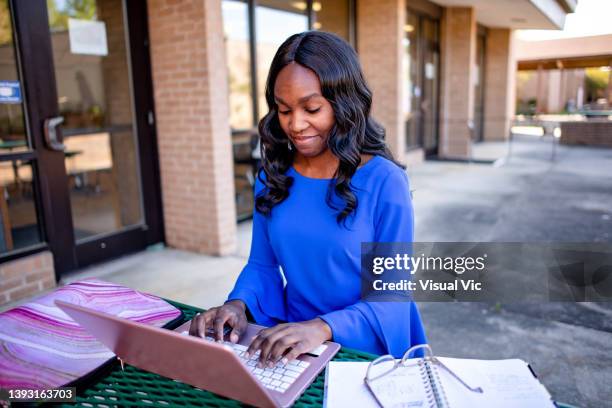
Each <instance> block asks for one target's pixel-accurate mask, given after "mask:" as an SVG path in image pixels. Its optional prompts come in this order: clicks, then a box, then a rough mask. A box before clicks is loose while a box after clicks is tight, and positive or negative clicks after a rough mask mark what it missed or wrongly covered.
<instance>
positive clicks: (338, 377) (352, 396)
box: [325, 357, 555, 408]
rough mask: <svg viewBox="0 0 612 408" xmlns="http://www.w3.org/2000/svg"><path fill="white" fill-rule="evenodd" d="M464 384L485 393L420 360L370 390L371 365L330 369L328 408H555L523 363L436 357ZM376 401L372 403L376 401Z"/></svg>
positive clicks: (335, 364)
mask: <svg viewBox="0 0 612 408" xmlns="http://www.w3.org/2000/svg"><path fill="white" fill-rule="evenodd" d="M436 358H437V359H438V360H439V361H440V362H442V363H443V364H444V365H445V366H446V367H448V368H449V369H450V370H451V371H452V372H453V373H455V374H456V375H457V376H460V377H461V380H462V381H464V382H465V383H467V384H469V385H470V386H472V387H478V388H480V389H481V390H482V392H472V391H470V390H469V389H468V388H466V387H465V385H464V384H462V383H461V382H459V381H458V380H457V379H456V378H455V377H453V375H452V374H450V373H449V372H448V371H447V370H445V369H442V368H441V367H440V366H439V365H438V364H435V363H433V362H431V361H427V360H425V359H419V360H420V361H419V362H418V364H415V365H412V366H409V367H402V368H398V369H397V370H395V371H394V372H393V373H391V374H389V376H387V378H386V379H385V381H380V382H378V381H377V382H376V383H375V384H373V389H372V392H371V391H370V390H368V386H366V384H365V382H364V377H365V373H366V370H367V368H368V365H369V363H367V362H337V361H332V362H330V363H329V365H328V367H327V371H326V378H325V406H326V407H327V408H344V407H347V408H348V407H360V408H361V407H363V408H368V407H371V408H376V407H384V408H391V407H420V408H464V407H465V408H480V407H483V408H484V407H487V408H490V407H495V408H517V407H521V408H531V407H533V408H535V407H538V408H541V407H551V408H553V407H555V405H554V402H553V401H552V399H551V396H550V394H549V393H548V391H547V390H546V388H544V386H543V385H542V384H541V383H540V381H539V380H538V379H537V378H536V377H535V376H534V374H533V372H532V371H531V368H530V367H529V365H528V364H527V363H526V362H524V361H523V360H518V359H511V360H471V359H458V358H445V357H436ZM373 394H375V395H376V397H374V395H373Z"/></svg>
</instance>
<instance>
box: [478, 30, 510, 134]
mask: <svg viewBox="0 0 612 408" xmlns="http://www.w3.org/2000/svg"><path fill="white" fill-rule="evenodd" d="M485 55H486V59H487V60H486V63H485V66H486V73H485V111H484V114H485V117H484V139H485V140H506V139H508V138H509V137H510V121H511V120H512V117H513V116H514V109H515V106H514V105H515V100H516V60H515V58H514V53H513V35H512V30H511V29H509V28H489V30H488V35H487V50H486V54H485Z"/></svg>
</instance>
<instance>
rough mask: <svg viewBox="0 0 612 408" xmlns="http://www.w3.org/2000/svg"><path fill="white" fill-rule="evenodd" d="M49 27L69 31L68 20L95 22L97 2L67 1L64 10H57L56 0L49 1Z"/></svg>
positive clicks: (84, 0)
mask: <svg viewBox="0 0 612 408" xmlns="http://www.w3.org/2000/svg"><path fill="white" fill-rule="evenodd" d="M47 10H48V12H49V26H50V27H51V28H52V29H56V30H62V29H63V30H67V29H68V19H69V18H78V19H81V20H95V19H96V17H97V13H96V0H66V2H65V3H64V7H63V8H62V9H58V8H57V4H56V1H55V0H47Z"/></svg>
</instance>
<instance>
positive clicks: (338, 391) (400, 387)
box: [325, 361, 431, 408]
mask: <svg viewBox="0 0 612 408" xmlns="http://www.w3.org/2000/svg"><path fill="white" fill-rule="evenodd" d="M368 365H369V363H367V362H366V363H361V362H337V361H332V362H330V363H329V365H328V368H327V378H326V383H327V388H326V394H325V395H326V396H325V400H326V407H327V408H344V407H346V408H354V407H359V408H370V407H371V408H377V407H378V404H377V402H376V400H375V399H374V397H373V396H372V394H371V393H370V391H369V390H368V388H367V386H366V385H365V383H364V381H363V379H364V377H365V374H366V370H367V368H368ZM423 381H424V379H423V376H422V374H421V371H420V368H419V367H418V366H411V367H400V368H398V369H397V370H395V371H393V372H392V373H391V374H389V375H388V376H385V377H383V378H382V379H380V380H377V381H374V382H373V383H372V387H373V389H374V392H375V393H376V395H377V397H378V398H379V399H380V400H381V402H382V404H383V406H384V407H385V408H391V407H394V406H398V407H421V408H425V407H430V406H431V403H430V402H429V401H428V399H427V388H426V384H425V383H424V382H423Z"/></svg>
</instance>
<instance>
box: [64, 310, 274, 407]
mask: <svg viewBox="0 0 612 408" xmlns="http://www.w3.org/2000/svg"><path fill="white" fill-rule="evenodd" d="M55 303H56V305H57V306H58V307H59V308H61V309H62V310H63V311H65V312H66V313H67V314H68V315H69V316H70V317H72V318H73V319H74V320H75V321H76V322H78V323H79V324H80V325H81V326H83V327H84V328H85V329H86V330H87V331H89V332H90V333H92V334H93V335H94V336H95V337H96V338H97V339H98V340H99V341H100V342H102V343H103V344H104V345H106V346H107V347H108V348H109V349H111V350H112V351H113V352H114V353H115V354H116V355H117V357H119V358H120V359H121V360H122V361H124V362H125V363H128V364H131V365H133V366H135V367H138V368H140V369H143V370H146V371H150V372H153V373H156V374H159V375H163V376H165V377H169V378H172V379H175V380H178V381H181V382H184V383H186V384H190V385H193V386H195V387H198V388H202V389H206V390H208V391H211V392H214V393H216V394H219V395H223V396H225V397H228V398H233V399H237V400H239V401H242V402H244V403H247V404H250V405H255V406H258V407H272V406H277V405H279V403H278V402H277V401H276V400H275V399H274V397H272V395H271V394H270V393H269V392H268V391H267V390H266V389H265V388H264V387H263V386H262V385H261V384H260V383H259V382H258V381H257V380H256V379H255V378H253V377H252V376H251V375H250V374H249V373H248V372H247V371H245V369H244V367H243V366H242V363H241V361H240V360H239V359H238V357H237V356H236V355H235V354H234V353H233V351H232V350H231V349H230V348H229V347H227V346H224V345H222V344H217V343H214V342H208V341H203V340H202V339H198V338H196V337H193V336H183V335H181V334H179V333H178V332H174V331H170V330H164V329H160V328H157V327H151V326H146V325H142V324H139V323H135V322H131V321H129V320H125V319H122V318H119V317H115V316H112V315H109V314H106V313H102V312H98V311H95V310H91V309H87V308H85V307H82V306H78V305H74V304H71V303H67V302H63V301H56V302H55Z"/></svg>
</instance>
